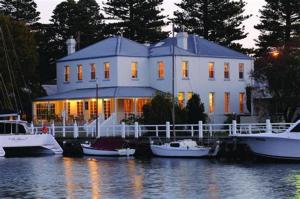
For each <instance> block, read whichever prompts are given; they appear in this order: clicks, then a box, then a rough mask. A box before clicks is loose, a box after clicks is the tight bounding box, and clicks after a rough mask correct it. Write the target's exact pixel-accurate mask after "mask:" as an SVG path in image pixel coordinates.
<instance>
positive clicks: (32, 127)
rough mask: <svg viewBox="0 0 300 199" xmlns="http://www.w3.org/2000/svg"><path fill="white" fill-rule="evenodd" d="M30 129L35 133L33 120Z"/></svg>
mask: <svg viewBox="0 0 300 199" xmlns="http://www.w3.org/2000/svg"><path fill="white" fill-rule="evenodd" d="M30 131H31V134H34V126H33V122H31V124H30Z"/></svg>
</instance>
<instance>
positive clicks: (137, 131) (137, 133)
mask: <svg viewBox="0 0 300 199" xmlns="http://www.w3.org/2000/svg"><path fill="white" fill-rule="evenodd" d="M138 137H139V123H138V122H134V138H138Z"/></svg>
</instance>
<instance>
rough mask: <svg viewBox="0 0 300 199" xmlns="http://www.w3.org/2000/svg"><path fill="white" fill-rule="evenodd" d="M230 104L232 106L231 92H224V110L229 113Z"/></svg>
mask: <svg viewBox="0 0 300 199" xmlns="http://www.w3.org/2000/svg"><path fill="white" fill-rule="evenodd" d="M229 106H230V93H229V92H225V93H224V112H225V113H229Z"/></svg>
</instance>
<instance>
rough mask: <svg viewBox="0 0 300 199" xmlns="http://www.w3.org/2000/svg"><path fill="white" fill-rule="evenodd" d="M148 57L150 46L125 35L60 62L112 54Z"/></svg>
mask: <svg viewBox="0 0 300 199" xmlns="http://www.w3.org/2000/svg"><path fill="white" fill-rule="evenodd" d="M117 55H119V56H134V57H148V47H147V46H145V45H143V44H140V43H137V42H135V41H132V40H129V39H127V38H124V37H120V36H117V37H110V38H107V39H104V40H102V41H99V42H97V43H95V44H92V45H90V46H88V47H86V48H83V49H81V50H79V51H77V52H75V53H73V54H71V55H68V56H66V57H63V58H61V59H59V60H58V62H64V61H70V60H81V59H92V58H100V57H110V56H117Z"/></svg>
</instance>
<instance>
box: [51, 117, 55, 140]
mask: <svg viewBox="0 0 300 199" xmlns="http://www.w3.org/2000/svg"><path fill="white" fill-rule="evenodd" d="M51 129H52V135H53V137H55V126H54V121H52V124H51Z"/></svg>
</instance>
